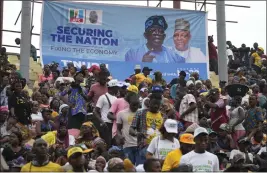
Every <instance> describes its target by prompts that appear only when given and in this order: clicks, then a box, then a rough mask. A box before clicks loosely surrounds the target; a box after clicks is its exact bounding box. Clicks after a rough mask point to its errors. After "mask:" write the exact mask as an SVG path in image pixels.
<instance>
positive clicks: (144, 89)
mask: <svg viewBox="0 0 267 173" xmlns="http://www.w3.org/2000/svg"><path fill="white" fill-rule="evenodd" d="M140 91H141V92H145V91H148V89H147V88H141V89H140Z"/></svg>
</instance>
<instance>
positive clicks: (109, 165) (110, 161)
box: [108, 157, 123, 170]
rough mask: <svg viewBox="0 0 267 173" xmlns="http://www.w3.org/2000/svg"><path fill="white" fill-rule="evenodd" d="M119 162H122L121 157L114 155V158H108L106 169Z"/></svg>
mask: <svg viewBox="0 0 267 173" xmlns="http://www.w3.org/2000/svg"><path fill="white" fill-rule="evenodd" d="M119 163H123V160H122V159H121V158H118V157H114V158H112V159H110V160H109V162H108V170H109V169H112V168H113V167H114V166H116V165H117V164H119Z"/></svg>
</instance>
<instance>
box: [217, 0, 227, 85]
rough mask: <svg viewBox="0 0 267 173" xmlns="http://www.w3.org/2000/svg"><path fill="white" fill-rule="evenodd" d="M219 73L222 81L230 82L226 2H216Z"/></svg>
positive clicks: (221, 0)
mask: <svg viewBox="0 0 267 173" xmlns="http://www.w3.org/2000/svg"><path fill="white" fill-rule="evenodd" d="M216 18H217V45H218V56H219V57H218V72H219V79H220V81H226V82H228V72H227V57H226V23H225V1H224V0H220V1H216Z"/></svg>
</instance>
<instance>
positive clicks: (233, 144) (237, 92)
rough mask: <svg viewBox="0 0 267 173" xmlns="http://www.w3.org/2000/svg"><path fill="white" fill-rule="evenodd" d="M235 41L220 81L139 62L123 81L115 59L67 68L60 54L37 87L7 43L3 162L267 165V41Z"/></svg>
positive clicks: (181, 168) (152, 167)
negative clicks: (167, 74) (13, 60)
mask: <svg viewBox="0 0 267 173" xmlns="http://www.w3.org/2000/svg"><path fill="white" fill-rule="evenodd" d="M212 42H213V39H212V37H209V49H210V51H209V54H210V62H211V64H213V65H212V67H213V69H212V70H213V71H215V73H217V71H216V70H217V68H216V62H217V59H218V55H217V51H216V50H215V51H214V50H213V49H214V48H215V49H216V47H215V46H214V45H213V43H212ZM227 45H228V48H227V52H228V54H227V55H228V57H227V58H229V63H228V64H229V70H228V73H229V80H228V81H221V82H220V84H219V87H217V88H216V87H214V86H215V84H212V82H211V80H209V79H207V80H202V79H200V77H199V74H198V73H191V74H190V76H187V74H186V73H185V72H184V71H181V72H180V73H179V76H178V77H177V78H175V79H173V80H172V81H171V82H170V83H168V82H166V81H165V80H164V79H163V77H162V73H161V72H159V71H156V72H153V76H154V78H151V76H152V73H151V72H152V71H153V70H152V69H150V68H149V67H143V68H142V67H141V66H140V65H136V67H135V69H134V73H133V74H129V78H127V79H125V81H118V80H117V79H115V78H116V76H112V72H110V71H109V70H108V69H107V68H106V66H105V64H101V65H100V66H96V65H93V66H91V67H90V68H89V69H87V67H86V66H82V67H81V68H80V69H77V68H76V67H75V66H74V64H73V63H69V64H68V66H67V67H64V68H63V69H62V70H59V67H58V66H59V65H58V64H57V63H55V62H52V63H51V64H46V65H44V67H43V74H41V75H40V76H39V79H38V87H35V88H33V89H32V90H33V93H32V94H31V95H29V92H28V90H26V89H24V88H25V86H26V85H27V81H26V80H25V79H24V78H23V77H22V76H21V74H20V72H19V70H17V69H16V66H15V65H13V64H10V63H9V62H8V56H7V55H6V54H5V52H4V51H3V52H2V53H1V56H0V72H1V75H0V79H1V81H0V92H1V95H0V96H1V102H0V106H1V107H0V123H1V138H0V141H1V171H12V172H19V171H22V172H47V171H49V172H63V171H64V172H89V171H90V172H91V171H94V172H123V171H124V172H163V171H166V172H200V171H204V172H223V171H224V172H243V171H244V172H247V171H253V172H254V171H267V164H266V163H267V151H266V148H267V145H266V142H267V136H266V134H267V121H266V109H267V83H266V80H267V79H266V78H267V72H266V67H267V63H266V59H265V55H264V50H263V49H262V48H260V47H258V45H257V44H256V43H255V44H254V49H248V51H247V48H246V46H245V45H242V47H243V48H242V49H241V48H240V49H237V48H235V47H234V46H233V45H232V44H231V42H227ZM228 49H229V50H228ZM2 50H4V49H2ZM229 52H230V53H229ZM231 52H232V53H231ZM244 52H245V53H244ZM241 62H242V63H241ZM226 83H227V84H226Z"/></svg>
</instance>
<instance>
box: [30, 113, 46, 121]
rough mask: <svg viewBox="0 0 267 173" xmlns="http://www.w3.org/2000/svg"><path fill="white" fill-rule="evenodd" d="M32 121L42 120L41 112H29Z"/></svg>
mask: <svg viewBox="0 0 267 173" xmlns="http://www.w3.org/2000/svg"><path fill="white" fill-rule="evenodd" d="M31 117H32V121H43V120H44V119H43V116H42V114H41V112H37V114H31Z"/></svg>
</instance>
